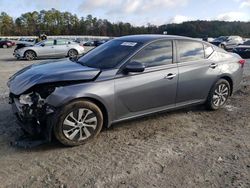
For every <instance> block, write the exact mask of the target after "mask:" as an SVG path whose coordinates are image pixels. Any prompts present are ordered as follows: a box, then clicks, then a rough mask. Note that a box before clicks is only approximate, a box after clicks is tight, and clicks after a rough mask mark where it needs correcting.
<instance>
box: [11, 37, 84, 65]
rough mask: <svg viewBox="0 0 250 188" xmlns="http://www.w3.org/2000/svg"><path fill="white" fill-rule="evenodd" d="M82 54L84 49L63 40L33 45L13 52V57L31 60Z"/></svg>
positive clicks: (52, 40) (49, 40)
mask: <svg viewBox="0 0 250 188" xmlns="http://www.w3.org/2000/svg"><path fill="white" fill-rule="evenodd" d="M83 53H84V47H83V46H81V45H79V44H77V43H75V42H73V41H69V40H64V39H55V40H54V39H48V40H45V41H41V42H39V43H36V44H34V45H27V46H26V47H23V48H19V49H17V50H15V52H14V56H15V57H16V58H17V59H20V58H25V59H27V60H33V59H35V58H40V57H71V58H75V57H76V56H77V55H81V54H83Z"/></svg>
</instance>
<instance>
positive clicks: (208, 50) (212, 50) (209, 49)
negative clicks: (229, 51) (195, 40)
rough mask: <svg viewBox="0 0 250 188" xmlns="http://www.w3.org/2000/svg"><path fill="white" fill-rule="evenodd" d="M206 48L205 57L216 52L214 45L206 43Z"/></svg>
mask: <svg viewBox="0 0 250 188" xmlns="http://www.w3.org/2000/svg"><path fill="white" fill-rule="evenodd" d="M204 50H205V58H209V57H210V55H212V53H213V52H214V49H213V48H212V46H209V45H207V44H204Z"/></svg>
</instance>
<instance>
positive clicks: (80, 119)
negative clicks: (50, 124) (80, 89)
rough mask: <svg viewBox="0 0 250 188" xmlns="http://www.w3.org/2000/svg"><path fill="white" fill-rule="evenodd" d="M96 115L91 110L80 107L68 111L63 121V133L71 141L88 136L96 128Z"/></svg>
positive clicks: (84, 138) (80, 139)
mask: <svg viewBox="0 0 250 188" xmlns="http://www.w3.org/2000/svg"><path fill="white" fill-rule="evenodd" d="M97 123H98V122H97V117H96V115H95V113H94V112H93V111H91V110H90V109H87V108H80V109H77V110H74V111H72V112H70V113H69V114H68V115H67V116H66V118H65V119H64V121H63V126H62V129H63V134H64V136H65V137H66V138H67V139H69V140H72V141H82V140H86V139H87V138H89V137H90V136H91V135H92V133H93V132H94V131H95V129H96V128H97Z"/></svg>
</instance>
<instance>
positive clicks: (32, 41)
mask: <svg viewBox="0 0 250 188" xmlns="http://www.w3.org/2000/svg"><path fill="white" fill-rule="evenodd" d="M35 43H36V39H33V38H30V39H29V38H21V39H19V40H18V41H17V43H16V44H17V45H19V44H24V45H34V44H35Z"/></svg>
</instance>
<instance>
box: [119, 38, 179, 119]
mask: <svg viewBox="0 0 250 188" xmlns="http://www.w3.org/2000/svg"><path fill="white" fill-rule="evenodd" d="M133 62H140V63H143V64H144V65H145V66H146V69H145V71H144V72H142V73H129V74H124V73H120V74H118V75H117V77H116V79H115V94H116V95H115V101H116V109H117V110H116V118H117V119H123V118H126V117H131V116H133V115H138V114H143V113H147V112H150V111H155V110H156V111H157V109H160V108H164V107H167V106H171V105H172V106H174V105H175V98H176V88H177V80H178V69H177V64H174V63H173V46H172V41H157V42H153V43H151V44H149V45H148V46H146V47H144V49H142V50H141V51H140V52H138V53H137V54H136V55H135V56H134V57H132V58H131V59H130V60H129V61H128V63H133Z"/></svg>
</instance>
